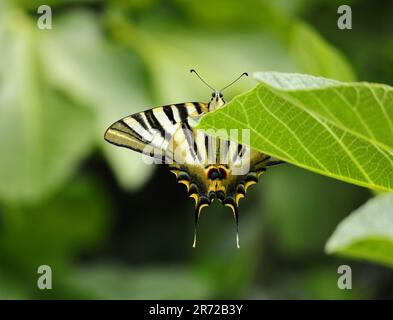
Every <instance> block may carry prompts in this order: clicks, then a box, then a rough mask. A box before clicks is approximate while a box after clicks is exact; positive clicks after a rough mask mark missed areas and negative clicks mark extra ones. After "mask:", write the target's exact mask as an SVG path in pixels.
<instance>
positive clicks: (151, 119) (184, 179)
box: [105, 69, 282, 248]
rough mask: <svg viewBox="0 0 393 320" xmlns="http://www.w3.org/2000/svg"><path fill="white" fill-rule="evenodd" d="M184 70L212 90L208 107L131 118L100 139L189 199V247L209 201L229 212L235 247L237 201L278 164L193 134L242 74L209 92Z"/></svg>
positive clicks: (175, 107) (178, 107)
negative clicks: (165, 176)
mask: <svg viewBox="0 0 393 320" xmlns="http://www.w3.org/2000/svg"><path fill="white" fill-rule="evenodd" d="M190 71H191V73H195V74H196V75H197V76H198V78H199V79H200V80H201V81H202V82H203V83H204V84H205V85H207V86H208V87H209V88H210V89H212V90H213V93H212V96H211V98H210V101H209V102H208V103H203V102H184V103H176V104H170V105H165V106H161V107H157V108H154V109H149V110H146V111H143V112H140V113H136V114H133V115H131V116H128V117H125V118H123V119H120V120H119V121H117V122H115V123H114V124H112V125H111V126H110V127H109V128H108V129H107V130H106V132H105V140H106V141H108V142H109V143H111V144H114V145H116V146H120V147H124V148H128V149H131V150H134V151H137V152H140V153H142V154H143V155H144V156H147V157H149V158H151V159H154V161H155V163H162V164H166V165H168V166H169V170H170V171H171V172H173V173H174V174H175V175H176V178H177V181H178V182H179V183H181V184H184V185H185V186H186V188H187V192H188V195H189V197H192V198H193V199H194V200H195V212H194V225H195V228H194V241H193V247H194V248H195V246H196V243H197V227H198V220H199V218H200V215H201V211H202V209H203V208H204V207H207V206H209V205H210V204H211V203H212V201H213V200H214V199H218V200H219V201H220V202H221V203H222V204H224V205H225V206H228V207H230V208H231V210H232V213H233V216H234V219H235V223H236V244H237V247H238V248H239V247H240V246H239V211H238V206H239V201H240V199H241V198H243V197H245V195H246V192H247V189H248V188H249V187H250V186H251V185H253V184H255V183H257V182H258V177H259V176H260V175H261V174H262V173H264V172H265V171H266V168H267V167H269V166H273V165H277V164H280V163H282V161H280V160H278V159H274V158H272V157H270V156H269V155H267V154H263V153H261V152H258V151H255V150H253V149H251V148H250V147H249V146H248V145H246V144H241V143H236V142H233V141H231V140H229V139H223V138H217V137H214V136H212V135H209V134H207V133H205V132H203V131H200V130H196V129H195V127H196V125H197V124H198V123H199V120H200V119H201V117H203V116H204V115H206V114H207V113H209V112H214V110H216V109H219V108H222V107H223V106H224V105H225V101H224V97H223V93H222V92H223V91H224V90H225V89H226V88H228V87H229V86H231V85H232V84H234V83H235V82H236V81H238V80H239V79H240V78H241V77H242V76H248V74H247V73H243V74H241V75H240V76H239V77H238V78H236V80H234V81H232V82H231V83H230V84H229V85H227V86H225V87H224V88H222V89H221V90H215V89H214V88H213V87H211V86H210V85H209V84H208V83H207V82H205V80H203V78H202V77H200V76H199V74H198V73H197V72H196V71H195V70H194V69H192V70H190Z"/></svg>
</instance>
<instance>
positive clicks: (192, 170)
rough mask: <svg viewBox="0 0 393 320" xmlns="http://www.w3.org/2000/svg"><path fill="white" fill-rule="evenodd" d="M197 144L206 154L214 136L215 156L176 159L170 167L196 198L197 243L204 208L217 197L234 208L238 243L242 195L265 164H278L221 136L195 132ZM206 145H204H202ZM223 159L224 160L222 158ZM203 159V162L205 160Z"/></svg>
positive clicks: (202, 153) (263, 169)
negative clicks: (190, 160) (209, 159)
mask: <svg viewBox="0 0 393 320" xmlns="http://www.w3.org/2000/svg"><path fill="white" fill-rule="evenodd" d="M195 139H196V147H197V148H198V151H199V153H200V154H201V155H202V156H203V155H204V153H206V154H209V153H211V149H214V148H208V146H207V143H206V141H207V140H208V139H209V140H210V141H213V140H214V143H215V147H216V148H217V149H216V151H215V153H216V155H215V156H216V159H215V162H214V163H211V164H202V165H200V164H198V162H196V163H195V162H193V163H187V162H186V163H183V164H178V163H176V162H175V163H173V164H172V165H170V170H171V171H172V172H173V173H174V174H175V175H176V177H177V181H178V182H179V183H182V184H184V185H185V186H186V187H187V191H188V195H189V196H190V197H192V198H194V200H195V215H194V218H195V230H194V243H193V246H194V247H195V245H196V241H197V226H198V220H199V217H200V214H201V211H202V209H203V208H205V207H207V206H209V205H210V204H211V203H212V201H213V200H214V199H215V198H217V199H218V200H219V201H220V202H221V203H222V204H224V205H225V206H228V207H230V208H231V210H232V212H233V216H234V219H235V222H236V242H237V246H238V247H239V233H238V226H239V213H238V206H239V201H240V199H241V198H243V197H245V195H246V192H247V190H248V188H249V187H250V186H251V185H253V184H256V183H257V182H258V178H259V176H260V175H261V174H262V173H264V172H265V170H266V167H268V166H270V165H273V164H275V161H274V160H272V159H271V157H270V156H268V155H265V154H263V153H260V152H258V151H255V150H252V149H250V148H249V147H247V146H244V145H241V144H238V143H236V142H232V141H226V140H222V139H220V138H212V137H207V136H205V137H204V142H205V143H204V144H203V143H202V141H200V140H201V139H202V137H200V138H199V139H198V136H196V134H195ZM201 146H203V147H201ZM223 159H224V161H223ZM202 163H203V162H202Z"/></svg>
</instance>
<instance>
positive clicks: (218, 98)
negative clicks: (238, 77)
mask: <svg viewBox="0 0 393 320" xmlns="http://www.w3.org/2000/svg"><path fill="white" fill-rule="evenodd" d="M224 104H225V101H224V95H223V94H222V92H221V91H216V90H215V91H213V93H212V97H211V99H210V103H209V111H214V110H216V109H217V108H220V107H222V106H223V105H224Z"/></svg>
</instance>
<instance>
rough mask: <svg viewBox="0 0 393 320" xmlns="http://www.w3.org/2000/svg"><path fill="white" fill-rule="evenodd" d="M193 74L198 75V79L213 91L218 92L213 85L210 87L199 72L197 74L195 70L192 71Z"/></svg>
mask: <svg viewBox="0 0 393 320" xmlns="http://www.w3.org/2000/svg"><path fill="white" fill-rule="evenodd" d="M190 72H191V73H195V74H196V75H197V77H198V78H199V79H200V80H201V81H202V82H203V83H204V84H205V85H207V86H208V87H209V88H210V89H212V90H213V91H216V89H214V88H213V87H212V86H211V85H209V84H208V83H207V82H206V81H205V80H203V79H202V77H201V76H200V75H199V74H198V72H196V71H195V70H194V69H191V70H190Z"/></svg>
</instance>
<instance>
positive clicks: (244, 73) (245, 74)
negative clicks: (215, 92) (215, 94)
mask: <svg viewBox="0 0 393 320" xmlns="http://www.w3.org/2000/svg"><path fill="white" fill-rule="evenodd" d="M243 76H247V77H248V73H247V72H243V73H242V74H241V75H240V76H238V77H237V78H236V79H235V80H233V81H232V82H231V83H230V84H228V85H226V86H225V87H224V88H222V89H221V90H220V92H223V91H224V90H225V89H226V88H228V87H230V86H231V85H233V84H234V83H235V82H236V81H238V80H239V79H240V78H241V77H243Z"/></svg>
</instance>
